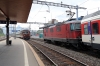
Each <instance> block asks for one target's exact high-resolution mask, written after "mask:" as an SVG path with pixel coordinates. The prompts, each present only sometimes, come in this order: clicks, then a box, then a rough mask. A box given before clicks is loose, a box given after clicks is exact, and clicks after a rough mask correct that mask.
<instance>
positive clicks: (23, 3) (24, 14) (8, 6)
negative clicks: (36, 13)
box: [0, 0, 33, 23]
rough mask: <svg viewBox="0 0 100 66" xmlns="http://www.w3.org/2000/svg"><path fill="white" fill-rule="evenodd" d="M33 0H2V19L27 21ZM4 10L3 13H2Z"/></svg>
mask: <svg viewBox="0 0 100 66" xmlns="http://www.w3.org/2000/svg"><path fill="white" fill-rule="evenodd" d="M32 1H33V0H0V20H6V17H8V18H10V20H11V21H17V22H19V23H25V22H27V19H28V15H29V12H30V9H31V5H32ZM2 12H3V13H2Z"/></svg>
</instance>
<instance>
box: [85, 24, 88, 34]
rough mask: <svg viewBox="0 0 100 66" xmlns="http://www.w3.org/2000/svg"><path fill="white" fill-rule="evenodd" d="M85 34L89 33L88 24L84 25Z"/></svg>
mask: <svg viewBox="0 0 100 66" xmlns="http://www.w3.org/2000/svg"><path fill="white" fill-rule="evenodd" d="M84 34H88V24H85V25H84Z"/></svg>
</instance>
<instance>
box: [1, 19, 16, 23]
mask: <svg viewBox="0 0 100 66" xmlns="http://www.w3.org/2000/svg"><path fill="white" fill-rule="evenodd" d="M6 22H7V21H6V20H0V24H6ZM9 24H17V21H9Z"/></svg>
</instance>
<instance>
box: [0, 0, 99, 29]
mask: <svg viewBox="0 0 100 66" xmlns="http://www.w3.org/2000/svg"><path fill="white" fill-rule="evenodd" d="M33 1H34V0H33ZM40 1H48V2H55V3H61V2H62V3H63V4H67V5H74V6H76V5H78V6H80V7H85V8H87V9H79V13H78V16H85V15H87V14H90V13H93V12H95V11H98V10H99V9H100V5H99V4H100V0H40ZM49 9H50V12H47V11H49ZM66 10H69V9H68V8H62V7H55V6H49V8H48V6H47V5H40V4H32V7H31V11H30V14H29V17H28V20H27V22H43V23H47V22H48V21H50V20H51V19H57V20H58V21H59V22H60V21H61V22H62V21H64V20H67V19H68V18H69V16H67V13H66ZM71 11H73V12H75V13H76V10H75V9H71ZM74 17H75V18H76V15H74ZM0 26H1V25H0ZM17 26H21V27H23V28H29V24H23V25H22V24H17ZM42 26H43V25H37V24H31V30H38V29H39V27H42Z"/></svg>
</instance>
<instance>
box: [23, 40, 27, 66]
mask: <svg viewBox="0 0 100 66" xmlns="http://www.w3.org/2000/svg"><path fill="white" fill-rule="evenodd" d="M21 41H22V40H21ZM22 43H23V46H24V59H25V60H24V61H25V66H29V63H28V56H27V51H26V46H25V43H24V42H23V41H22Z"/></svg>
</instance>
